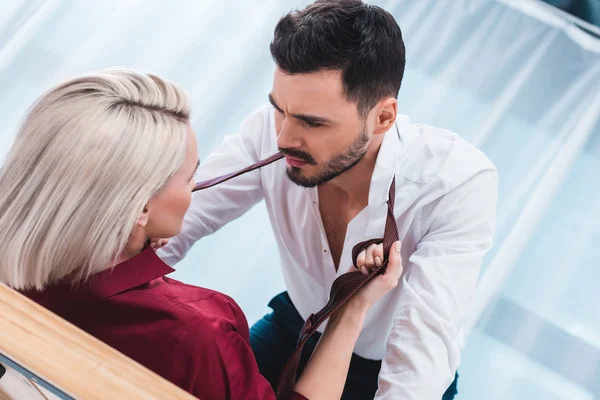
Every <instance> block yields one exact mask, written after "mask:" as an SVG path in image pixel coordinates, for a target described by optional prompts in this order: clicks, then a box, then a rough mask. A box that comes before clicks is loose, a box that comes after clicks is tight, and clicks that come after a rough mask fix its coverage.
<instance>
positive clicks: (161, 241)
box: [150, 239, 169, 250]
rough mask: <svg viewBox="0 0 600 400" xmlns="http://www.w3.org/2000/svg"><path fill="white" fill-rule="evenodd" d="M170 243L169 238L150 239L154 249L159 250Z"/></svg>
mask: <svg viewBox="0 0 600 400" xmlns="http://www.w3.org/2000/svg"><path fill="white" fill-rule="evenodd" d="M167 243H169V239H150V247H152V248H153V249H154V250H158V249H160V248H161V247H163V246H165V245H166V244H167Z"/></svg>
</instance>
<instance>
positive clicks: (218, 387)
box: [0, 70, 402, 400]
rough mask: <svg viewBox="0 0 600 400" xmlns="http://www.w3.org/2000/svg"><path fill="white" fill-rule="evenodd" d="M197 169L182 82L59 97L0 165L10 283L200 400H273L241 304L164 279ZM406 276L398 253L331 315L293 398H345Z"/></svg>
mask: <svg viewBox="0 0 600 400" xmlns="http://www.w3.org/2000/svg"><path fill="white" fill-rule="evenodd" d="M197 164H198V154H197V144H196V139H195V135H194V132H193V130H192V128H191V127H190V123H189V104H188V99H187V97H186V95H185V94H184V93H183V92H182V91H181V90H180V89H179V88H178V87H176V86H175V85H173V84H171V83H169V82H166V81H164V80H162V79H161V78H159V77H157V76H154V75H148V74H143V73H138V72H135V71H130V70H107V71H103V72H100V73H96V74H91V75H87V76H83V77H79V78H76V79H71V80H69V81H67V82H64V83H62V84H60V85H58V86H56V87H54V88H53V89H51V90H50V91H48V92H47V93H45V94H44V95H43V96H41V97H40V98H39V100H38V101H37V102H36V103H35V105H34V106H33V108H32V109H31V111H30V112H29V114H28V115H27V117H26V119H25V121H24V122H23V125H22V127H21V129H20V131H19V133H18V135H17V137H16V139H15V142H14V144H13V146H12V148H11V150H10V152H9V154H8V157H7V159H6V161H5V163H4V165H3V166H2V167H1V169H0V243H1V249H0V281H2V282H4V283H6V284H8V285H9V286H11V287H13V288H15V289H18V290H20V291H22V292H23V293H25V294H26V295H27V296H29V297H30V298H31V299H33V300H35V301H36V302H38V303H39V304H41V305H43V306H45V307H46V308H48V309H50V310H51V311H53V312H55V313H56V314H58V315H60V316H62V317H63V318H65V319H67V320H68V321H70V322H72V323H73V324H75V325H77V326H79V327H80V328H82V329H83V330H85V331H87V332H89V333H91V334H92V335H94V336H96V337H97V338H99V339H100V340H102V341H104V342H106V343H108V344H109V345H111V346H113V347H115V348H116V349H118V350H120V351H121V352H123V353H124V354H126V355H128V356H130V357H131V358H133V359H135V360H137V361H138V362H140V363H141V364H143V365H145V366H147V367H148V368H150V369H151V370H153V371H155V372H156V373H158V374H160V375H162V376H164V377H165V378H167V379H169V380H170V381H172V382H173V383H175V384H176V385H178V386H180V387H182V388H183V389H185V390H187V391H189V392H190V393H192V394H194V395H196V396H198V397H200V398H202V399H203V400H210V399H225V398H227V399H273V398H274V397H275V396H274V394H273V391H272V389H271V387H270V386H269V383H268V382H267V381H266V380H265V379H264V378H263V377H262V376H261V375H260V373H259V372H258V368H257V365H256V361H255V359H254V356H253V354H252V351H251V348H250V344H249V336H248V324H247V321H246V319H245V317H244V315H243V314H242V311H241V310H240V308H239V307H238V305H237V304H236V303H235V302H234V301H233V300H232V299H231V298H229V297H227V296H225V295H224V294H221V293H217V292H214V291H211V290H208V289H203V288H199V287H194V286H189V285H185V284H183V283H181V282H177V281H175V280H173V279H170V278H168V277H166V275H167V274H169V273H170V272H172V271H173V270H172V269H171V268H170V267H169V266H167V265H166V264H164V263H163V262H162V261H161V260H160V259H159V258H158V257H157V256H156V254H155V252H154V249H152V248H151V246H149V242H150V238H169V237H172V236H174V235H176V234H177V233H178V232H179V231H180V229H181V226H182V222H183V217H184V214H185V212H186V210H187V208H188V206H189V204H190V200H191V190H192V188H193V187H194V179H193V175H194V171H195V170H196V167H197ZM232 246H233V247H235V243H232ZM399 247H400V246H399V243H396V244H395V246H394V248H395V249H396V248H397V249H399ZM401 269H402V266H401V260H400V254H399V253H398V252H396V251H391V254H390V266H389V268H388V270H387V272H386V273H385V274H384V275H382V276H380V277H378V278H377V279H375V280H374V281H373V282H372V283H371V284H369V285H368V286H367V287H365V288H364V289H363V290H361V292H360V293H359V294H358V295H357V296H356V297H355V298H353V300H352V301H351V302H349V303H348V305H347V306H345V307H344V308H343V309H342V310H341V311H339V312H338V313H337V314H334V316H333V317H332V318H331V319H330V321H329V324H328V326H327V329H326V331H325V334H324V335H323V337H322V339H321V341H320V344H319V346H318V347H317V349H316V351H315V353H314V354H313V357H312V359H311V361H310V363H309V365H308V366H307V367H306V369H305V370H304V372H303V374H302V376H301V377H300V378H299V380H298V383H297V385H296V388H295V393H294V394H293V397H292V398H295V399H304V398H312V399H314V398H339V397H340V396H341V394H342V389H343V386H344V381H345V378H346V374H347V371H348V367H349V362H350V358H351V355H352V349H353V348H354V344H355V342H356V339H357V337H358V335H359V332H360V330H361V328H362V324H363V320H364V318H365V314H366V313H367V311H368V309H369V308H370V306H371V305H372V304H373V303H374V302H375V301H377V299H379V298H380V297H381V296H383V295H384V294H385V293H386V292H388V291H389V290H391V289H392V288H393V287H395V286H396V284H397V281H398V278H399V277H400V273H401Z"/></svg>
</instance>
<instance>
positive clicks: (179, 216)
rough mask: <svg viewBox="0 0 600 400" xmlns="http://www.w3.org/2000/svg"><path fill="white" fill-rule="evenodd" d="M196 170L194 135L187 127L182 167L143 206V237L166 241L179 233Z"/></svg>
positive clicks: (189, 201) (190, 198)
mask: <svg viewBox="0 0 600 400" xmlns="http://www.w3.org/2000/svg"><path fill="white" fill-rule="evenodd" d="M196 168H198V149H197V143H196V135H195V134H194V131H193V129H192V128H191V127H189V128H188V132H187V148H186V155H185V161H184V162H183V165H182V166H181V168H180V169H179V171H177V172H176V173H175V174H174V175H173V176H172V177H171V179H169V181H167V184H166V185H165V186H164V188H163V189H162V190H161V191H160V192H159V193H157V194H156V195H155V196H154V197H152V198H151V199H150V200H149V201H148V204H147V205H146V213H147V221H146V226H145V228H144V231H145V232H144V233H145V236H146V238H153V239H154V238H161V239H166V238H170V237H173V236H175V235H177V234H178V233H179V232H180V231H181V227H182V225H183V217H184V216H185V213H186V211H187V209H188V208H189V206H190V203H191V200H192V189H193V188H194V186H195V180H194V175H195V172H196Z"/></svg>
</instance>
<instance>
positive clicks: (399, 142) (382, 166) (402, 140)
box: [369, 115, 409, 212]
mask: <svg viewBox="0 0 600 400" xmlns="http://www.w3.org/2000/svg"><path fill="white" fill-rule="evenodd" d="M408 127H409V119H408V116H406V115H398V116H397V117H396V122H395V123H394V125H393V126H392V127H391V128H390V130H388V131H387V132H386V133H385V136H384V138H383V142H381V147H380V148H379V153H378V154H377V160H376V161H375V168H374V169H373V175H372V176H371V185H370V187H369V210H370V211H371V212H374V211H376V210H377V209H378V208H379V207H381V206H382V205H383V204H385V202H386V201H387V199H388V192H389V189H390V185H391V184H392V178H393V177H394V176H395V175H396V169H397V167H398V160H399V159H400V157H401V156H402V154H403V153H404V152H405V150H406V147H407V142H408V134H409V129H408Z"/></svg>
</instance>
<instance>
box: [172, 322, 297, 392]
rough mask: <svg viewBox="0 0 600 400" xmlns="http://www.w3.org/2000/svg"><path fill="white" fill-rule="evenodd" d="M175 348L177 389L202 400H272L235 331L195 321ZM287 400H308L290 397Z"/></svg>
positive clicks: (246, 344) (247, 345)
mask: <svg viewBox="0 0 600 400" xmlns="http://www.w3.org/2000/svg"><path fill="white" fill-rule="evenodd" d="M215 324H217V326H218V327H219V328H218V329H217V330H215V329H214V328H215ZM177 344H178V346H177V347H176V349H177V354H173V356H174V358H175V359H180V360H181V361H180V365H178V366H176V367H175V369H178V370H180V371H182V376H181V379H182V382H183V383H182V384H181V385H180V386H182V387H183V388H184V389H186V390H187V391H188V392H190V393H192V394H193V395H194V396H196V397H198V398H200V399H202V400H222V399H224V398H227V399H230V400H246V399H260V400H275V393H274V391H273V389H272V388H271V385H270V384H269V382H268V381H267V380H266V379H265V378H264V377H263V376H262V375H261V374H260V372H259V370H258V364H257V363H256V359H255V358H254V353H253V352H252V348H251V347H250V343H249V342H248V340H245V339H244V338H243V337H242V335H240V334H239V333H238V332H237V331H236V330H235V328H233V327H230V326H229V325H227V324H223V323H222V322H216V321H209V322H207V321H204V320H203V319H202V318H199V317H196V318H195V319H194V320H192V321H191V322H190V323H188V325H187V326H186V328H185V330H184V331H183V332H182V334H181V335H180V336H179V338H178V343H177ZM180 357H181V358H180ZM288 400H308V399H306V397H304V396H302V395H300V394H298V393H293V394H292V395H291V396H290V398H289V399H288Z"/></svg>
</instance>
